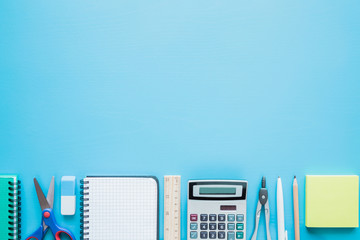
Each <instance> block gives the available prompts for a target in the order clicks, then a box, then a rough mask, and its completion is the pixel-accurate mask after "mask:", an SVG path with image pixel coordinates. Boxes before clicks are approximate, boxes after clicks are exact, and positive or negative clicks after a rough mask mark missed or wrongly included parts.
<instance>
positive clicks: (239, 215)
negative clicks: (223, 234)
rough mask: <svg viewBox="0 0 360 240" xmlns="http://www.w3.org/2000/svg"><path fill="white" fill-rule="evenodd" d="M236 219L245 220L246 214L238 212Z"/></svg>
mask: <svg viewBox="0 0 360 240" xmlns="http://www.w3.org/2000/svg"><path fill="white" fill-rule="evenodd" d="M236 221H238V222H243V221H244V214H237V215H236Z"/></svg>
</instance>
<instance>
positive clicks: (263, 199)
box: [251, 177, 271, 240]
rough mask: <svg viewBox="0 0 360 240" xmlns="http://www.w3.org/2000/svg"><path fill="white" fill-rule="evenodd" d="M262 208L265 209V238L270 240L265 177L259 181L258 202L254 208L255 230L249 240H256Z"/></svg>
mask: <svg viewBox="0 0 360 240" xmlns="http://www.w3.org/2000/svg"><path fill="white" fill-rule="evenodd" d="M263 206H264V209H265V221H266V238H267V240H271V235H270V227H269V222H270V208H269V201H268V190H267V189H266V179H265V177H262V180H261V188H260V191H259V201H258V204H257V207H256V215H255V230H254V233H253V235H252V237H251V240H256V238H257V231H258V227H259V221H260V216H261V210H262V207H263Z"/></svg>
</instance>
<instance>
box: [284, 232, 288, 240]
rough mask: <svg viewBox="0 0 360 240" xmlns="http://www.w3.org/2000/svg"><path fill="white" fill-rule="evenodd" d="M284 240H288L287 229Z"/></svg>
mask: <svg viewBox="0 0 360 240" xmlns="http://www.w3.org/2000/svg"><path fill="white" fill-rule="evenodd" d="M284 240H288V232H287V231H285V239H284Z"/></svg>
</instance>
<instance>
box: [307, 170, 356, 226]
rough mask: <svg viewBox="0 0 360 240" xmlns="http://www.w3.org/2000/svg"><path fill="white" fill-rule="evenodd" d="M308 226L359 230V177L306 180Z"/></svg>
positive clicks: (321, 177) (308, 176)
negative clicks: (357, 228)
mask: <svg viewBox="0 0 360 240" xmlns="http://www.w3.org/2000/svg"><path fill="white" fill-rule="evenodd" d="M305 191H306V192H305V225H306V227H313V228H356V227H359V176H355V175H354V176H350V175H349V176H320V175H307V176H306V190H305Z"/></svg>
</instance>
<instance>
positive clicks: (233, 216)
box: [187, 180, 247, 240]
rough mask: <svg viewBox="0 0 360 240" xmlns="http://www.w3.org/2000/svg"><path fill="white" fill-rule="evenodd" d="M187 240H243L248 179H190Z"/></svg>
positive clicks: (244, 237)
mask: <svg viewBox="0 0 360 240" xmlns="http://www.w3.org/2000/svg"><path fill="white" fill-rule="evenodd" d="M188 184H189V186H188V187H189V189H188V190H189V192H188V205H187V209H188V212H187V240H192V239H226V240H236V239H246V193H247V181H242V180H190V181H189V183H188Z"/></svg>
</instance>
